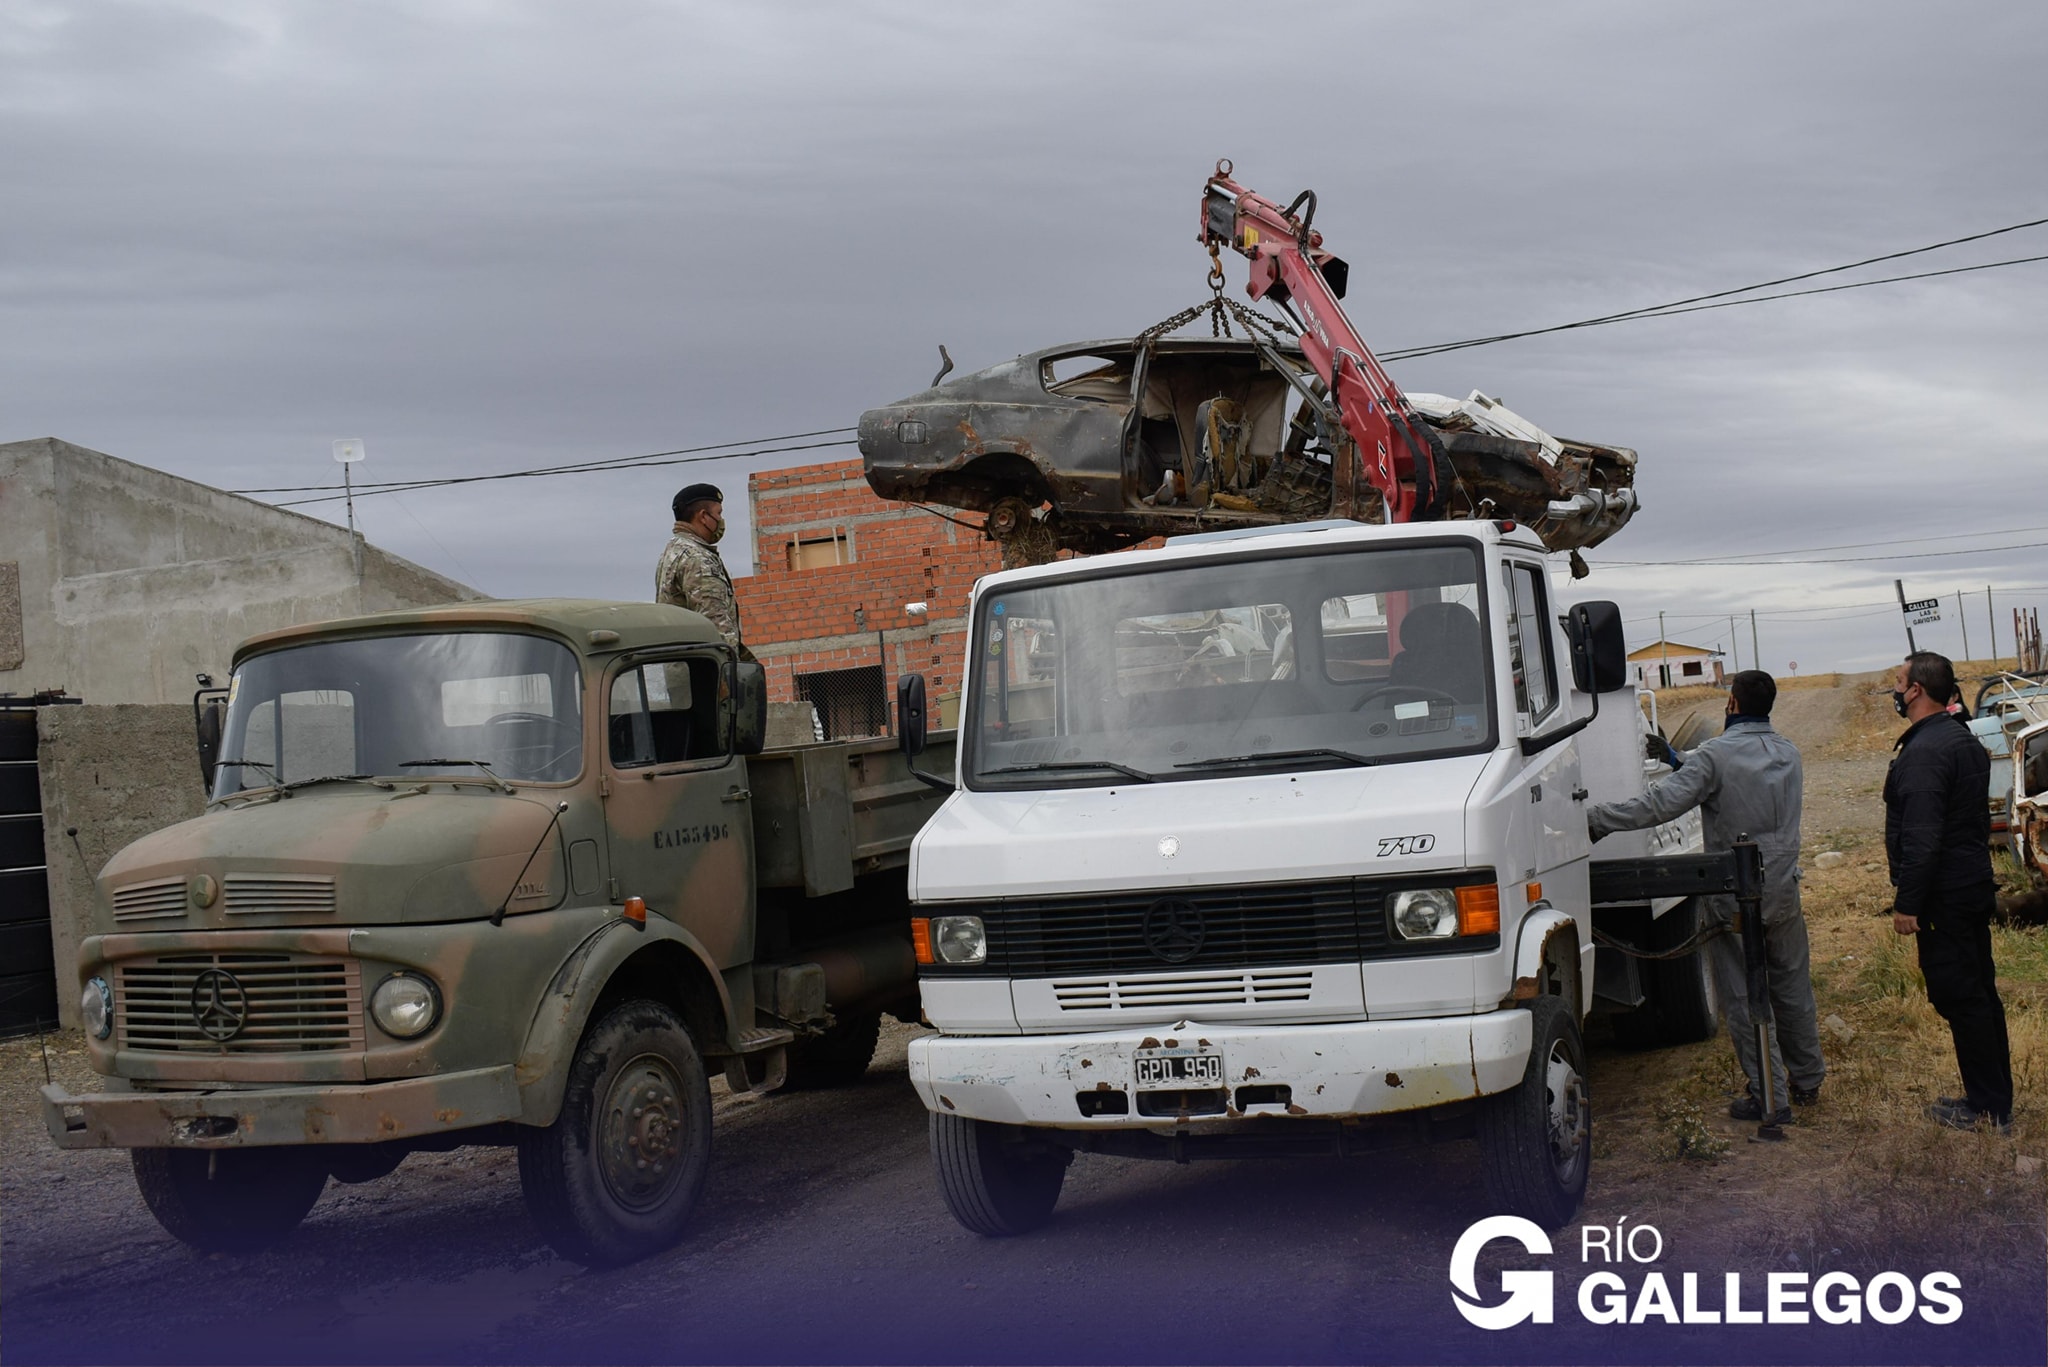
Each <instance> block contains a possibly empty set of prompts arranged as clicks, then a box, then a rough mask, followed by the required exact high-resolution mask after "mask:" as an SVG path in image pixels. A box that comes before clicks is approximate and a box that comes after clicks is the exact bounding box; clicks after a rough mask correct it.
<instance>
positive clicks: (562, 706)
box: [213, 631, 583, 797]
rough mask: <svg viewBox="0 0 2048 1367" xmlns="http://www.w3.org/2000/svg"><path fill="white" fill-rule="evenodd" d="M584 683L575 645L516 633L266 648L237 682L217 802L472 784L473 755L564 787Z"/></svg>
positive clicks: (578, 748) (522, 777)
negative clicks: (354, 782) (339, 787)
mask: <svg viewBox="0 0 2048 1367" xmlns="http://www.w3.org/2000/svg"><path fill="white" fill-rule="evenodd" d="M582 687H583V685H582V674H581V666H580V665H579V664H578V663H577V659H576V656H575V655H574V653H572V652H571V651H570V650H569V648H568V647H567V646H564V645H563V644H562V643H561V642H559V641H554V640H550V639H548V638H546V637H542V636H531V635H524V634H521V633H517V632H485V631H448V632H420V633H417V634H412V635H396V636H367V637H356V638H350V639H344V640H328V641H311V642H308V643H306V644H304V645H293V646H286V647H284V648H281V649H278V650H272V651H266V652H264V653H263V654H260V655H254V656H251V657H250V658H248V659H246V660H244V661H242V663H241V664H240V665H239V666H238V667H237V668H236V670H235V674H234V677H233V678H232V679H231V680H230V681H229V693H228V714H227V718H226V720H225V723H224V725H223V728H222V736H221V759H222V761H223V763H222V765H221V768H220V770H219V772H218V774H217V775H216V777H215V779H214V789H213V795H214V796H215V797H225V796H227V795H228V794H230V793H237V792H243V791H246V790H248V789H252V788H266V787H269V786H271V785H272V784H273V783H279V782H283V783H290V782H293V781H295V780H298V779H307V778H323V777H327V776H329V775H334V774H374V775H378V776H380V777H385V778H426V777H431V776H435V775H456V774H460V775H464V776H466V777H473V776H474V775H475V774H476V768H475V766H474V765H473V764H471V763H468V762H467V761H472V760H476V761H481V762H483V763H484V764H487V765H489V766H490V768H491V771H492V772H493V773H495V774H497V775H498V777H500V778H503V779H505V780H507V781H510V782H522V781H523V782H529V783H564V782H568V781H570V780H572V779H574V778H575V777H576V776H577V775H578V774H579V773H581V772H582V769H583V710H582ZM423 759H443V760H459V761H464V762H462V763H451V764H443V765H421V764H417V763H415V762H414V761H418V760H423Z"/></svg>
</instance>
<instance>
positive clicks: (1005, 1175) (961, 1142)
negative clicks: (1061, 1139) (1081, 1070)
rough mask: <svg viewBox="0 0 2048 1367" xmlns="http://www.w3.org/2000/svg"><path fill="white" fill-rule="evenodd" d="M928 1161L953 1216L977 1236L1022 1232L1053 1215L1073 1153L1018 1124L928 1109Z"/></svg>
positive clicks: (1036, 1226) (1042, 1222)
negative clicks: (1035, 1139)
mask: <svg viewBox="0 0 2048 1367" xmlns="http://www.w3.org/2000/svg"><path fill="white" fill-rule="evenodd" d="M931 1136H932V1163H933V1165H934V1166H936V1167H937V1169H938V1173H939V1193H940V1195H942V1196H944V1197H945V1198H946V1209H948V1210H950V1211H952V1212H953V1218H954V1219H956V1220H958V1221H959V1222H960V1223H961V1224H963V1225H965V1226H966V1227H967V1228H968V1229H971V1230H973V1231H974V1232H975V1233H976V1234H987V1235H991V1236H1001V1235H1005V1234H1027V1233H1029V1232H1030V1231H1032V1230H1034V1229H1037V1228H1038V1227H1039V1226H1040V1225H1042V1224H1044V1223H1045V1222H1046V1221H1047V1220H1049V1219H1051V1218H1052V1208H1053V1206H1054V1205H1056V1204H1057V1203H1058V1202H1059V1199H1060V1187H1061V1186H1062V1185H1064V1184H1065V1182H1066V1180H1067V1165H1068V1164H1069V1163H1071V1162H1073V1161H1074V1155H1073V1154H1072V1153H1071V1152H1068V1151H1066V1150H1064V1149H1058V1148H1055V1147H1053V1146H1051V1145H1044V1146H1042V1147H1041V1146H1040V1145H1038V1144H1036V1143H1034V1142H1033V1141H1032V1140H1031V1138H1030V1136H1029V1135H1028V1133H1027V1132H1026V1131H1025V1129H1024V1127H1023V1126H1021V1125H996V1124H991V1123H990V1122H989V1121H986V1120H969V1119H967V1118H966V1117H964V1116H957V1115H944V1114H941V1113H939V1112H933V1114H932V1122H931Z"/></svg>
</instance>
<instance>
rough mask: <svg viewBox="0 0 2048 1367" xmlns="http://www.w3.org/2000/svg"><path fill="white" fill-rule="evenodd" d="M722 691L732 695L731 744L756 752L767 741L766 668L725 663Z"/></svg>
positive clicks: (748, 752) (738, 749) (742, 751)
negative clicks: (724, 688) (724, 689)
mask: <svg viewBox="0 0 2048 1367" xmlns="http://www.w3.org/2000/svg"><path fill="white" fill-rule="evenodd" d="M725 668H726V683H725V687H726V692H727V693H728V694H729V695H730V696H731V698H732V748H733V750H734V752H735V753H737V754H742V755H758V754H760V753H761V751H762V749H763V748H765V747H766V746H767V744H768V671H767V670H766V669H765V668H763V667H762V666H760V665H757V664H748V663H747V662H746V661H744V660H739V661H735V662H733V663H732V664H729V665H727V666H726V667H725Z"/></svg>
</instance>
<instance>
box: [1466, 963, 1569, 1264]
mask: <svg viewBox="0 0 2048 1367" xmlns="http://www.w3.org/2000/svg"><path fill="white" fill-rule="evenodd" d="M1529 1015H1530V1017H1531V1019H1530V1023H1529V1024H1530V1041H1529V1064H1528V1067H1527V1068H1526V1069H1525V1070H1524V1071H1523V1073H1522V1081H1521V1085H1520V1086H1518V1087H1516V1088H1515V1089H1514V1090H1513V1091H1511V1092H1502V1093H1500V1094H1499V1095H1497V1096H1490V1097H1486V1098H1484V1099H1483V1100H1482V1101H1481V1103H1480V1108H1479V1124H1478V1129H1479V1148H1480V1154H1481V1157H1482V1159H1483V1160H1484V1161H1483V1163H1482V1165H1481V1166H1482V1169H1483V1171H1484V1172H1485V1175H1486V1194H1487V1196H1488V1197H1490V1198H1491V1199H1492V1201H1493V1204H1494V1206H1495V1207H1496V1208H1497V1209H1499V1210H1500V1211H1502V1212H1503V1213H1505V1214H1509V1215H1520V1216H1522V1217H1524V1218H1525V1219H1529V1220H1534V1221H1535V1222H1536V1223H1537V1224H1539V1225H1542V1226H1543V1227H1544V1228H1545V1229H1556V1228H1558V1227H1559V1226H1560V1225H1562V1224H1564V1223H1565V1221H1567V1220H1569V1219H1571V1217H1572V1215H1573V1213H1574V1212H1576V1211H1577V1210H1578V1208H1579V1202H1580V1200H1581V1199H1583V1198H1584V1196H1585V1194H1586V1177H1587V1174H1588V1173H1589V1172H1590V1171H1591V1169H1592V1165H1593V1111H1592V1106H1591V1104H1590V1102H1589V1100H1588V1096H1587V1090H1586V1051H1585V1047H1584V1045H1582V1044H1581V1043H1580V1041H1579V1027H1578V1026H1577V1025H1576V1024H1575V1023H1574V1022H1573V1021H1572V1015H1571V1011H1570V1009H1569V1008H1568V1007H1566V1005H1565V1003H1564V1001H1563V999H1562V998H1559V997H1537V998H1535V999H1534V1000H1532V1001H1531V1002H1530V1003H1529Z"/></svg>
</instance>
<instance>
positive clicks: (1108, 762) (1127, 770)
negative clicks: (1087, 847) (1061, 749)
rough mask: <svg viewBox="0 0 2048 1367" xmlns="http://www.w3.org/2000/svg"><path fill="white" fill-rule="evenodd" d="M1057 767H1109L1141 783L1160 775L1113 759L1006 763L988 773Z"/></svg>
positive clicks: (1020, 772) (987, 771)
mask: <svg viewBox="0 0 2048 1367" xmlns="http://www.w3.org/2000/svg"><path fill="white" fill-rule="evenodd" d="M1056 769H1108V770H1110V771H1112V772H1114V773H1119V774H1124V775H1127V776H1129V777H1131V778H1134V779H1137V780H1138V781H1139V782H1140V783H1157V782H1158V781H1159V775H1157V774H1148V773H1146V772H1145V771H1144V770H1143V769H1133V768H1132V767H1131V766H1130V765H1128V764H1118V763H1117V762H1116V761H1115V760H1113V759H1042V760H1039V761H1038V762H1037V763H1035V764H1006V765H1004V766H1003V767H1002V768H1000V769H986V770H983V771H982V772H983V773H984V775H988V774H1036V773H1044V772H1046V771H1048V770H1056Z"/></svg>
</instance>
